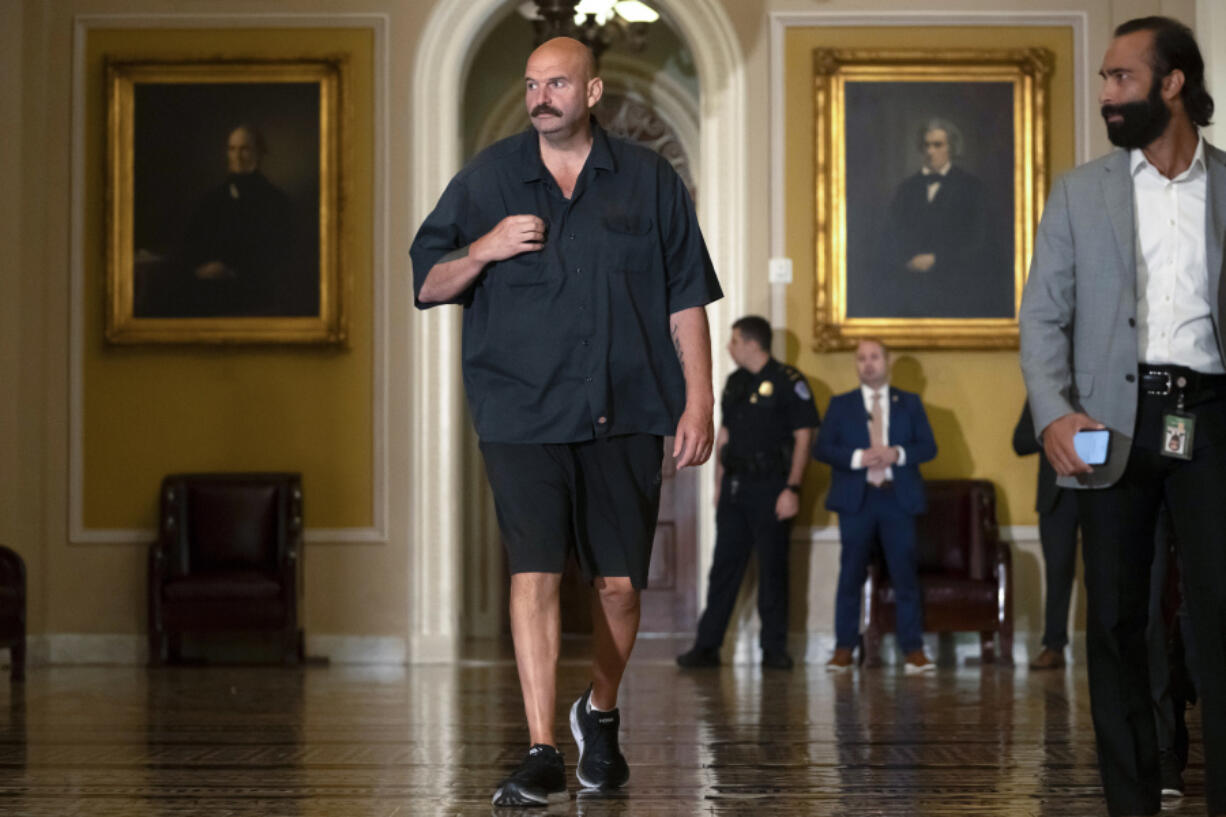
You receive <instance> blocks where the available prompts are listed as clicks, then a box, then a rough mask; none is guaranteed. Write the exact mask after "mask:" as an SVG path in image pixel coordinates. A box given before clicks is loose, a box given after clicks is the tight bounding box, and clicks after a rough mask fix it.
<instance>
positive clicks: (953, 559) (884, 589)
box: [862, 479, 1013, 666]
mask: <svg viewBox="0 0 1226 817" xmlns="http://www.w3.org/2000/svg"><path fill="white" fill-rule="evenodd" d="M927 489H928V512H927V513H925V514H924V515H922V516H919V517H916V520H915V522H916V535H917V540H918V541H917V549H918V553H917V554H916V555H917V561H918V566H919V580H920V589H921V592H922V593H923V599H924V631H925V632H938V633H947V632H978V633H979V640H980V649H981V650H982V653H981V654H982V660H983V662H984V663H985V664H990V663H994V662H995V661H996V660H997V658H998V656H999V660H1000V663H1002V664H1006V665H1012V664H1013V562H1012V555H1011V553H1010V551H1009V546H1008V545H1007V544H1006V543H1004V542H1001V541H1000V533H999V531H998V529H997V526H996V489H995V488H994V487H993V485H992V483H990V482H988V481H986V480H977V479H948V480H932V481H930V482H928V483H927ZM894 622H895V603H894V588H893V587H892V586H891V585H890V578H889V575H888V574H887V571H886V568H885V563H884V561H883V560H882V559H881V558H880V555H878V556H876V557H874V559H873V561H872V564H871V565H870V566H869V573H868V581H867V582H866V583H865V590H864V651H863V656H862V657H863V659H864V661H865V662H866V663H867V664H869V665H870V666H872V665H876V664H879V663H880V660H881V656H880V652H881V649H880V647H881V637H882V636H883V635H884V634H885V633H889V632H893V631H894V628H895V623H894ZM997 635H999V637H1000V650H999V653H998V652H997V649H996V644H995V638H996V636H997Z"/></svg>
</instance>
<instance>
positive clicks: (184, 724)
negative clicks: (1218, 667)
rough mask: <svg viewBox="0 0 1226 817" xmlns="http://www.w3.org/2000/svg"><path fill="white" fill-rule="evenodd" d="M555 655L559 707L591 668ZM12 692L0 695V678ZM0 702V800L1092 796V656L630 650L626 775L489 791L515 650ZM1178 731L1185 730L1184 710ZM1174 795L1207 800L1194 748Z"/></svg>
mask: <svg viewBox="0 0 1226 817" xmlns="http://www.w3.org/2000/svg"><path fill="white" fill-rule="evenodd" d="M587 672H588V669H587V665H586V663H585V662H584V661H583V660H581V659H574V660H567V661H565V662H564V663H563V666H562V667H561V670H560V672H559V685H558V690H559V692H558V725H559V727H561V728H563V729H564V728H565V713H566V710H567V708H568V707H569V705H570V703H571V701H572V700H573V699H574V697H575V696H577V695H578V694H579V693H580V692H581V691H582V689H583V688H584V687H585V686H586V684H587ZM3 694H5V693H3V692H0V695H3ZM7 694H8V696H9V697H8V701H7V705H6V704H5V703H3V702H0V814H3V815H5V817H7V816H8V815H21V817H51V815H55V817H65V815H89V817H119V816H120V815H122V817H143V816H144V815H150V816H151V817H154V816H156V817H186V816H187V815H201V816H202V817H203V815H208V817H257V815H258V817H357V816H358V815H361V817H405V816H406V815H430V816H431V817H435V815H442V816H443V817H449V816H450V815H470V814H491V813H492V814H499V813H514V814H517V815H519V814H545V813H548V814H566V815H583V816H584V817H604V816H605V815H617V816H618V817H622V816H627V815H634V817H643V816H646V817H651V815H667V816H668V817H683V816H684V815H691V814H694V815H738V816H740V815H748V817H768V816H770V817H774V816H775V815H780V816H781V817H784V816H786V815H840V817H866V816H867V815H882V814H888V815H891V817H893V816H894V815H916V817H929V816H930V815H931V817H938V816H939V817H988V815H992V817H998V815H1018V817H1021V816H1022V815H1025V817H1036V815H1043V817H1079V816H1080V815H1095V817H1098V816H1099V815H1103V814H1105V808H1104V806H1103V803H1102V799H1101V793H1100V790H1099V787H1098V777H1097V770H1096V767H1095V763H1094V739H1093V730H1092V728H1091V726H1090V721H1089V712H1088V695H1087V693H1086V680H1085V674H1084V671H1083V670H1081V669H1080V668H1073V669H1071V670H1069V671H1068V672H1067V673H1058V674H1042V673H1034V674H1031V673H1028V672H1026V670H1025V669H1024V668H1019V669H1017V670H1014V671H1008V670H1003V669H998V668H994V667H960V668H956V669H954V668H951V667H944V668H942V670H941V671H940V672H938V673H937V674H936V675H935V676H930V677H920V678H908V677H905V676H903V675H902V674H900V673H899V672H898V671H897V669H896V668H892V667H887V668H883V669H880V670H873V671H868V672H856V673H854V674H851V675H847V676H830V675H828V674H826V673H825V672H824V668H822V667H821V666H820V665H818V666H816V667H798V668H797V669H796V671H794V672H791V673H786V672H775V673H772V672H764V671H763V670H762V669H761V668H759V667H757V666H756V665H743V666H741V665H738V666H733V667H723V668H720V669H715V670H709V671H695V672H683V671H680V670H678V669H677V667H675V666H674V665H672V664H671V661H666V660H652V659H650V658H648V659H647V660H638V661H635V662H632V664H631V668H630V671H629V673H628V675H627V676H626V681H625V686H624V688H623V690H622V695H621V699H620V701H619V703H620V705H621V709H622V724H623V729H622V740H623V746H624V748H625V751H626V755H627V757H628V759H629V761H630V764H631V780H630V784H629V786H628V787H627V788H626V789H625V790H623V791H618V792H613V793H601V792H585V791H576V788H575V787H576V782H575V779H574V765H575V761H576V759H577V755H576V752H575V746H574V743H573V741H572V740H571V739H570V736H569V734H566V733H565V732H562V733H561V734H560V735H559V741H560V743H561V748H562V750H563V752H564V754H565V756H566V760H567V767H568V770H569V776H570V785H571V798H570V799H569V800H568V801H567V802H566V803H562V804H558V806H556V807H554V808H552V809H549V810H539V809H538V810H528V811H522V810H516V811H510V810H506V809H503V810H495V809H493V808H492V807H491V806H490V804H489V798H490V795H491V793H492V791H493V788H494V786H495V784H496V783H497V782H498V781H499V780H500V779H501V777H502V776H503V775H505V774H506V772H507V771H508V770H509V769H510V768H512V767H514V766H515V765H516V764H518V762H519V761H520V759H521V758H522V756H523V753H524V751H525V749H526V748H527V731H526V727H525V725H524V716H523V707H522V703H521V700H520V694H519V684H518V679H517V676H516V673H515V666H514V664H513V663H512V662H511V661H509V660H507V659H505V658H503V657H499V656H495V657H494V658H491V659H488V660H474V661H467V662H464V663H462V664H457V665H454V666H451V665H448V666H422V667H412V668H406V667H331V668H305V669H289V668H224V667H176V668H166V669H158V670H146V669H144V668H142V667H83V668H45V667H34V668H31V669H30V670H29V679H28V680H27V682H26V684H25V686H24V688H22V687H20V686H11V687H9V688H8V691H7ZM1189 720H1190V722H1191V725H1192V726H1193V730H1194V733H1193V745H1194V747H1199V739H1200V735H1199V718H1198V717H1193V718H1190V719H1189ZM1193 756H1194V759H1195V761H1194V767H1193V770H1192V772H1191V773H1190V775H1189V784H1190V785H1191V786H1192V788H1191V791H1190V792H1189V796H1188V797H1186V798H1184V801H1183V802H1182V803H1181V804H1180V805H1179V806H1178V813H1183V814H1198V813H1203V811H1204V799H1203V794H1202V793H1203V783H1202V782H1201V780H1200V777H1201V775H1202V772H1201V769H1202V768H1203V767H1202V766H1201V765H1199V763H1200V760H1199V759H1200V757H1201V755H1200V754H1199V749H1198V748H1197V749H1196V750H1194V755H1193Z"/></svg>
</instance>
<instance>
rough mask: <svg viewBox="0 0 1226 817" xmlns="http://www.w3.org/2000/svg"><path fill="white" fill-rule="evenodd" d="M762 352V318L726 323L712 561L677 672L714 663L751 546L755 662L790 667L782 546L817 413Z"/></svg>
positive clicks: (765, 342) (792, 373) (800, 381)
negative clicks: (757, 632)
mask: <svg viewBox="0 0 1226 817" xmlns="http://www.w3.org/2000/svg"><path fill="white" fill-rule="evenodd" d="M770 348H771V326H770V324H769V323H768V322H767V321H766V319H765V318H760V317H758V316H756V315H749V316H746V317H744V318H741V319H740V320H738V321H737V322H736V323H734V324H732V340H730V341H729V342H728V353H729V354H730V355H732V359H733V361H734V362H735V363H736V364H737V366H739V367H740V368H738V369H737V370H736V371H735V372H733V373H732V374H731V375H730V376H729V377H728V382H727V384H726V385H725V386H724V394H723V398H722V400H721V405H722V409H723V411H722V414H723V425H722V426H721V427H720V430H719V438H718V439H717V440H716V443H715V448H716V452H717V454H718V456H717V459H716V475H717V479H718V481H717V483H716V484H717V486H718V487H717V488H716V512H715V522H716V528H717V532H716V539H715V559H714V561H713V562H712V563H711V575H710V578H709V581H708V587H707V609H706V611H705V612H703V614H702V618H701V619H700V620H699V622H698V637H697V638H696V639H695V641H694V646H693V648H692V649H690V650H689V651H688V652H686V653H683V654H682V655H679V656H677V663H678V664H679V665H681V666H682V667H714V666H719V648H720V645H721V644H722V643H723V641H724V632H725V630H727V629H728V620H729V619H730V618H731V617H732V608H733V605H734V604H735V603H736V596H737V592H738V591H739V590H740V587H741V579H742V578H744V576H745V567H746V566H747V565H748V563H749V554H750V551H751V550H753V549H757V551H758V615H759V617H760V618H761V619H762V634H761V644H762V666H764V667H769V668H772V669H791V668H792V658H791V656H790V655H788V651H787V634H788V547H789V540H790V538H791V532H792V519H793V518H794V517H795V516H796V513H797V511H799V510H800V485H801V481H802V480H803V478H804V473H805V464H806V463H807V462H808V452H809V444H810V443H811V442H812V438H813V431H814V429H815V428H816V427H817V425H818V415H817V406H816V405H815V404H814V403H813V394H812V393H811V392H810V391H809V384H808V383H807V382H805V377H804V375H802V374H801V373H800V372H798V371H797V370H796V369H794V368H792V367H791V366H788V365H786V364H783V363H780V362H779V361H777V360H775V359H774V358H773V357H771V353H770Z"/></svg>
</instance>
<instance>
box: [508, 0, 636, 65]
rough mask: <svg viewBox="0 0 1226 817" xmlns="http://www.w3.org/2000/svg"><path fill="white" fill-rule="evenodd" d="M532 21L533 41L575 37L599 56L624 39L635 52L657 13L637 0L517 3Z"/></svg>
mask: <svg viewBox="0 0 1226 817" xmlns="http://www.w3.org/2000/svg"><path fill="white" fill-rule="evenodd" d="M519 13H520V15H521V16H522V17H525V18H526V19H528V20H531V21H532V28H533V30H534V33H535V43H536V45H540V44H541V43H543V42H545V41H546V40H548V39H551V38H553V37H574V38H575V39H576V40H579V41H580V42H581V43H583V44H584V45H586V46H587V47H588V48H590V49H592V53H593V54H595V55H596V59H597V60H599V59H600V55H601V54H603V53H604V52H605V51H606V50H607V49H608V48H609V46H611V45H613V44H614V43H616V42H619V41H620V42H623V43H625V45H626V46H628V47H629V48H630V49H632V50H634V51H640V50H642V48H643V46H645V45H646V44H647V27H648V25H650V24H651V23H654V22H655V21H656V20H658V19H660V15H659V14H658V13H656V11H655V10H654V9H652V8H651V7H650V6H648V5H647V4H646V3H642V2H639V0H578V1H577V2H576V0H528V2H526V3H522V4H520V6H519Z"/></svg>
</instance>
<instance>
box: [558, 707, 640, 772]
mask: <svg viewBox="0 0 1226 817" xmlns="http://www.w3.org/2000/svg"><path fill="white" fill-rule="evenodd" d="M591 697H592V688H591V687H590V686H589V687H588V688H587V691H586V692H584V693H583V694H582V695H580V696H579V700H577V701H575V703H574V705H573V706H571V708H570V733H571V734H572V735H574V736H575V743H576V744H578V746H579V765H578V766H576V767H575V776H576V777H578V778H579V782H580V783H582V784H583V785H584V786H585V787H587V788H589V789H616V788H618V787H619V786H624V785H626V781H627V780H629V779H630V767H629V766H628V765H627V764H626V758H625V756H624V755H622V753H621V749H619V748H618V746H617V730H618V728H619V727H620V726H621V715H620V714H618V711H617V710H616V709H614V710H613V711H612V712H600V711H593V712H589V711H588V699H589V698H591Z"/></svg>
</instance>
